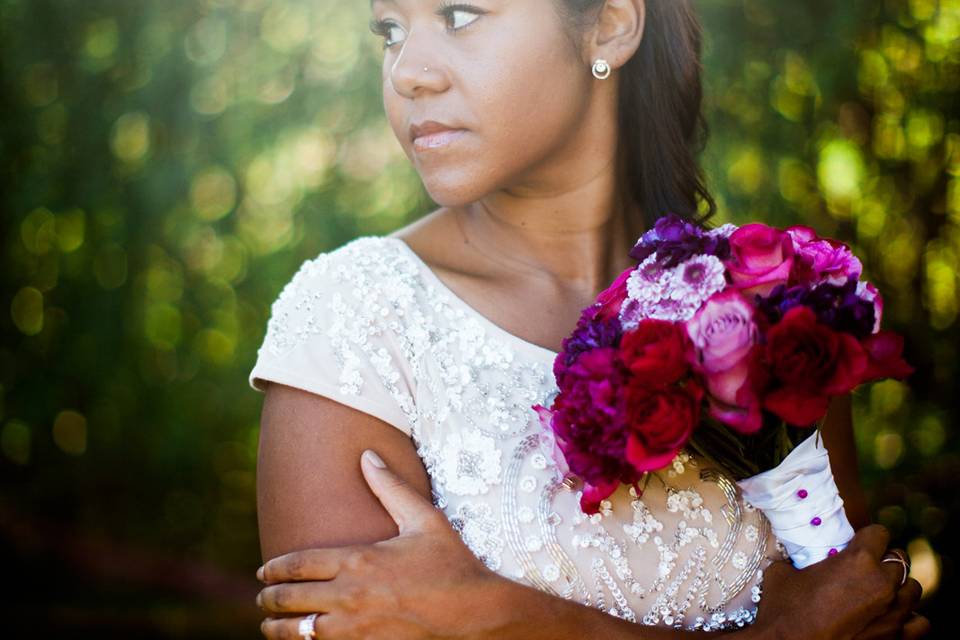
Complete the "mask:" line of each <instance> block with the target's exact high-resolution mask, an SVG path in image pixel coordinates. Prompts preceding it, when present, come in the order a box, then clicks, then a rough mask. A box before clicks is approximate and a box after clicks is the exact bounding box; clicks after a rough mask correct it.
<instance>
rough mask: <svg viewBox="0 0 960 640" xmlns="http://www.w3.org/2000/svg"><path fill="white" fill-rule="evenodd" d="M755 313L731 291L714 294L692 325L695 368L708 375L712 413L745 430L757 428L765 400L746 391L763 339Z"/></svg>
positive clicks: (737, 294)
mask: <svg viewBox="0 0 960 640" xmlns="http://www.w3.org/2000/svg"><path fill="white" fill-rule="evenodd" d="M753 314H754V308H753V306H751V304H750V303H749V302H748V301H747V299H746V298H745V297H744V296H743V294H741V293H740V292H739V291H738V290H737V289H735V288H732V287H731V288H728V289H724V290H723V291H721V292H719V293H716V294H714V295H713V296H711V297H710V299H709V300H707V302H706V304H704V306H703V307H702V308H701V309H700V310H699V311H698V312H697V313H696V315H694V316H693V317H692V318H690V320H688V321H687V323H686V326H687V334H688V335H689V336H690V341H691V343H692V344H693V354H692V355H693V357H692V359H693V361H694V366H695V367H696V369H697V370H698V371H699V372H701V373H702V374H703V375H704V378H705V379H706V385H707V390H708V391H709V393H710V396H709V402H710V413H711V415H713V416H714V417H715V418H717V419H718V420H721V421H722V422H724V423H726V424H729V425H730V426H733V427H735V428H738V429H740V430H744V431H751V430H753V429H754V427H755V424H754V419H755V418H757V417H758V415H757V411H755V409H758V406H757V405H758V403H759V401H758V400H757V398H756V397H755V396H754V395H753V394H751V393H749V388H747V389H744V387H748V384H747V383H748V374H749V370H750V362H749V356H750V354H751V351H752V349H753V346H754V345H755V344H756V343H757V337H758V330H757V325H756V323H755V322H754V320H753ZM741 390H743V393H741ZM741 403H744V404H743V405H742V404H741ZM746 405H749V406H746Z"/></svg>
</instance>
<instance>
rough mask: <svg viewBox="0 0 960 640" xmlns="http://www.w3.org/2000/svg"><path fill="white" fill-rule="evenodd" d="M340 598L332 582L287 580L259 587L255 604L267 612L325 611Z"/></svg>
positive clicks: (341, 595) (337, 588)
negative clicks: (286, 581)
mask: <svg viewBox="0 0 960 640" xmlns="http://www.w3.org/2000/svg"><path fill="white" fill-rule="evenodd" d="M342 598H343V594H341V593H339V586H336V585H335V583H334V582H288V583H284V584H275V585H270V586H268V587H264V588H263V589H261V590H260V593H259V594H257V605H258V606H259V607H260V608H261V609H263V610H264V611H266V612H268V613H313V612H320V613H327V612H329V611H330V610H331V609H332V608H333V606H334V604H336V603H337V602H339V601H340V600H341V599H342Z"/></svg>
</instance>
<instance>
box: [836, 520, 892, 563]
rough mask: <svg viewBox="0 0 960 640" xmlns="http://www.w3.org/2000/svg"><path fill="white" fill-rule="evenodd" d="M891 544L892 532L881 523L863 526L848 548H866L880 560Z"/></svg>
mask: <svg viewBox="0 0 960 640" xmlns="http://www.w3.org/2000/svg"><path fill="white" fill-rule="evenodd" d="M888 544H890V532H889V531H888V530H887V528H886V527H884V526H883V525H879V524H871V525H867V526H866V527H863V528H862V529H860V530H859V531H857V533H856V534H855V535H854V536H853V539H852V540H851V541H850V544H849V545H848V546H847V550H851V549H864V550H866V551H868V552H869V553H870V555H871V556H873V557H874V558H875V559H877V560H880V559H881V558H882V557H883V554H884V553H885V552H886V551H887V545H888Z"/></svg>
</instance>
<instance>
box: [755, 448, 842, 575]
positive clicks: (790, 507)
mask: <svg viewBox="0 0 960 640" xmlns="http://www.w3.org/2000/svg"><path fill="white" fill-rule="evenodd" d="M819 436H820V434H818V433H814V434H812V435H810V436H809V437H808V438H807V439H806V440H804V441H803V442H801V443H800V444H799V445H797V447H796V448H794V450H793V451H791V452H790V454H789V455H788V456H787V457H786V458H784V459H783V461H782V462H781V463H780V464H779V465H778V466H776V467H774V468H773V469H770V470H769V471H764V472H763V473H760V474H757V475H755V476H753V477H752V478H747V479H745V480H741V481H740V482H738V483H737V485H739V486H740V490H741V491H742V492H743V498H744V499H745V500H746V501H747V502H749V503H750V504H752V505H753V506H754V507H756V508H757V509H760V510H762V511H763V514H764V515H765V516H766V517H767V520H769V521H770V525H771V526H772V528H773V533H774V534H775V535H776V536H777V538H778V539H779V540H780V543H781V544H783V546H784V547H785V548H786V550H787V553H788V554H789V555H790V559H791V560H792V561H793V564H794V566H795V567H797V568H798V569H803V568H804V567H808V566H810V565H811V564H814V563H815V562H819V561H821V560H823V559H824V558H826V557H827V556H828V555H829V554H830V550H831V549H836V550H837V551H841V550H843V549H844V548H845V547H846V546H847V543H849V542H850V539H851V538H853V533H854V532H853V527H852V526H850V522H849V521H848V520H847V514H846V513H845V512H844V510H843V499H842V498H840V492H839V491H838V490H837V484H836V482H834V480H833V472H832V471H831V470H830V459H829V458H828V457H827V450H826V448H825V447H824V446H823V440H822V438H820V437H819ZM804 491H805V492H806V494H805V495H806V497H805V498H801V497H800V496H801V495H804V494H803V492H804ZM815 518H819V524H817V525H815V524H813V523H814V522H816V520H814V519H815Z"/></svg>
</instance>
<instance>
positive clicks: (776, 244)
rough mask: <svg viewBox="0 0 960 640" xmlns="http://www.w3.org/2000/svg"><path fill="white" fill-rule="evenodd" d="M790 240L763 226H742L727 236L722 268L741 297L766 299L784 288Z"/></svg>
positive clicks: (789, 264)
mask: <svg viewBox="0 0 960 640" xmlns="http://www.w3.org/2000/svg"><path fill="white" fill-rule="evenodd" d="M793 261H794V251H793V241H792V240H791V239H790V236H789V235H787V234H786V233H784V232H783V231H780V230H779V229H775V228H773V227H768V226H767V225H765V224H761V223H759V222H754V223H751V224H745V225H743V226H742V227H740V228H739V229H737V230H736V231H734V232H733V233H732V234H731V235H730V258H729V259H728V260H727V261H726V264H725V266H726V267H727V271H728V272H729V273H730V277H731V278H732V279H733V283H734V285H736V286H737V288H738V289H740V290H741V291H743V293H744V294H745V295H748V296H750V295H753V294H755V293H757V294H760V295H762V296H765V295H768V294H769V293H770V292H771V291H772V290H773V288H774V287H776V286H777V285H779V284H786V282H787V280H788V278H789V277H790V271H791V269H793Z"/></svg>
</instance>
